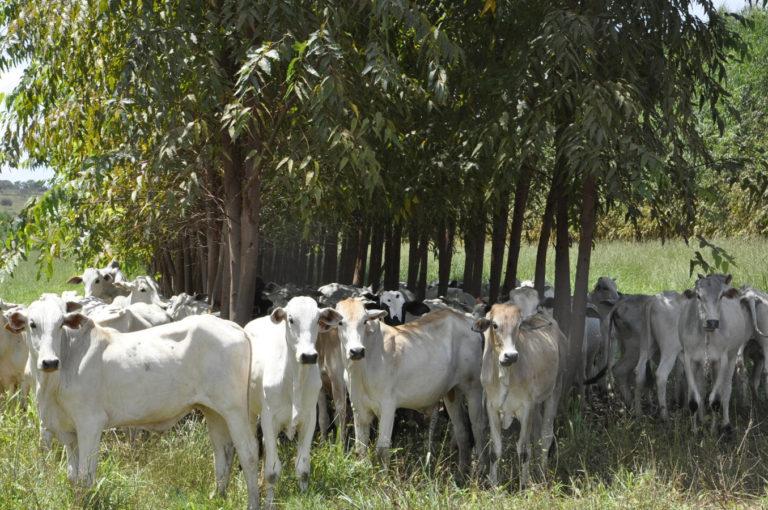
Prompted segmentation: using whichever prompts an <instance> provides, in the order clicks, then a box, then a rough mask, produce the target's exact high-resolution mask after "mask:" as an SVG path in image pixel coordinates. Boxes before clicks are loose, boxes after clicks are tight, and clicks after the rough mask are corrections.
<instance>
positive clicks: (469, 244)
mask: <svg viewBox="0 0 768 510" xmlns="http://www.w3.org/2000/svg"><path fill="white" fill-rule="evenodd" d="M471 230H472V226H471V225H470V226H469V227H467V232H465V233H464V273H463V274H462V277H461V287H462V289H463V290H464V292H469V291H470V288H471V287H472V275H474V267H473V264H474V263H475V236H474V235H472V232H471Z"/></svg>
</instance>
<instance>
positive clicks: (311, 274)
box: [307, 241, 317, 287]
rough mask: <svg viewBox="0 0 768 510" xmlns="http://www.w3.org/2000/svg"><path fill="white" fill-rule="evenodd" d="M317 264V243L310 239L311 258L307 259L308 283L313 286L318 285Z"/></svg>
mask: <svg viewBox="0 0 768 510" xmlns="http://www.w3.org/2000/svg"><path fill="white" fill-rule="evenodd" d="M316 266H317V250H316V249H315V243H314V242H312V241H310V243H309V260H308V261H307V283H308V284H309V285H311V286H313V287H316V286H317V278H316V276H315V267H316Z"/></svg>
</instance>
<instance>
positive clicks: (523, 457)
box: [517, 405, 533, 490]
mask: <svg viewBox="0 0 768 510" xmlns="http://www.w3.org/2000/svg"><path fill="white" fill-rule="evenodd" d="M519 416H520V437H519V438H518V439H517V457H518V459H519V460H520V490H525V488H526V487H528V484H529V483H530V480H531V428H532V427H531V425H532V423H531V422H532V419H533V412H532V409H531V405H527V406H526V407H524V408H523V409H522V411H521V412H520V415H519Z"/></svg>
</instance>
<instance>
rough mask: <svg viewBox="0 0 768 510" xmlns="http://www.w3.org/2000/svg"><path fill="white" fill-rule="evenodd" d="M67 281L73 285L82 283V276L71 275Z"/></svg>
mask: <svg viewBox="0 0 768 510" xmlns="http://www.w3.org/2000/svg"><path fill="white" fill-rule="evenodd" d="M67 283H71V284H73V285H75V284H78V283H83V277H82V276H73V277H72V278H70V279H69V280H67Z"/></svg>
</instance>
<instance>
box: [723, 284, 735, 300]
mask: <svg viewBox="0 0 768 510" xmlns="http://www.w3.org/2000/svg"><path fill="white" fill-rule="evenodd" d="M723 297H726V298H728V299H734V298H737V297H739V289H737V288H735V287H731V288H730V289H728V290H726V291H725V292H723Z"/></svg>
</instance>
